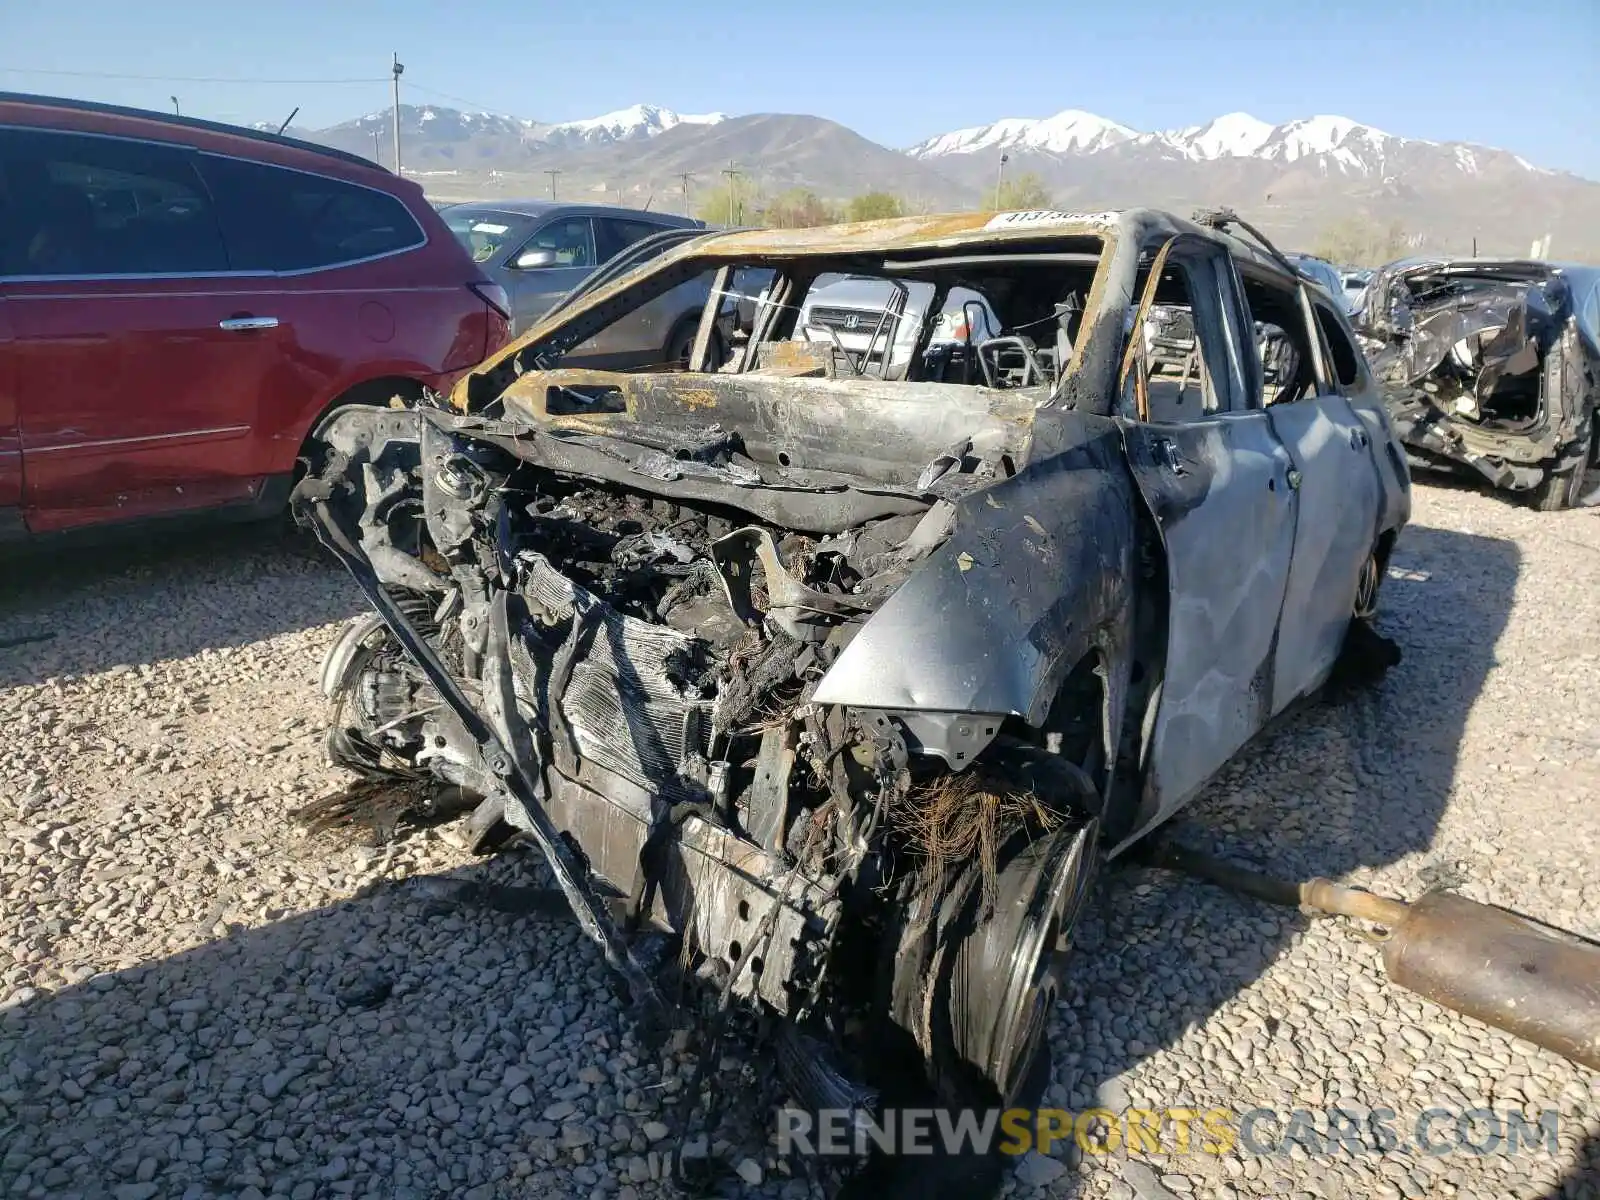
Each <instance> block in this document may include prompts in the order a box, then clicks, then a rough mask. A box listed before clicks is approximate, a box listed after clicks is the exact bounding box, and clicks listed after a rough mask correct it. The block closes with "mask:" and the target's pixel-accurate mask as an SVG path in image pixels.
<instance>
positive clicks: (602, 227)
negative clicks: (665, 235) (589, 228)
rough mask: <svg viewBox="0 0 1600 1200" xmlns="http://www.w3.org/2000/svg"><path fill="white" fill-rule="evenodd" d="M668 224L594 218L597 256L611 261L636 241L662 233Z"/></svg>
mask: <svg viewBox="0 0 1600 1200" xmlns="http://www.w3.org/2000/svg"><path fill="white" fill-rule="evenodd" d="M664 228H666V226H664V225H654V224H651V223H650V222H649V221H627V220H623V219H621V218H618V217H596V218H595V219H594V249H595V257H596V258H597V259H598V260H599V261H600V262H610V261H611V260H612V259H613V258H615V257H616V256H617V255H619V254H621V253H622V252H623V251H624V250H626V249H627V248H628V247H629V246H631V245H633V244H634V243H635V242H638V241H643V240H644V239H645V238H647V237H649V236H650V235H651V234H655V233H660V232H661V231H662V230H663V229H664Z"/></svg>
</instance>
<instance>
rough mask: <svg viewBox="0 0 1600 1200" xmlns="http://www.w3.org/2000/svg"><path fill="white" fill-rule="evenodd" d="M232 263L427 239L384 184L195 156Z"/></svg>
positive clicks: (280, 265) (290, 263)
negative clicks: (376, 185) (377, 185)
mask: <svg viewBox="0 0 1600 1200" xmlns="http://www.w3.org/2000/svg"><path fill="white" fill-rule="evenodd" d="M200 170H201V172H202V173H203V174H204V175H205V179H206V183H207V184H208V185H209V186H210V188H211V194H212V196H213V197H215V199H216V202H217V210H218V213H219V215H220V217H221V221H222V229H223V233H224V234H225V235H226V236H227V240H228V258H229V260H230V261H231V262H232V264H233V269H234V270H236V271H305V270H311V269H314V268H317V267H333V266H338V265H339V264H341V263H351V262H359V261H361V260H362V259H367V258H376V257H378V256H379V255H383V254H393V253H395V252H396V251H400V250H408V249H411V248H412V247H414V246H420V245H422V244H423V243H424V242H425V241H426V240H427V239H426V237H425V236H424V235H423V232H422V229H421V227H420V226H419V225H418V224H417V222H416V219H415V218H413V217H412V215H411V212H410V210H409V209H407V208H406V206H405V205H404V204H402V203H401V202H400V201H399V200H397V199H396V198H395V197H393V196H391V195H389V194H388V193H387V192H380V191H377V190H376V189H374V188H368V187H362V186H360V185H359V184H354V183H346V182H345V181H344V180H342V179H330V178H328V177H327V176H325V175H314V174H311V173H310V172H308V171H295V170H291V169H289V168H287V167H273V166H268V165H266V164H265V163H255V162H246V161H245V160H243V159H238V158H224V157H221V156H219V155H211V154H205V155H201V156H200Z"/></svg>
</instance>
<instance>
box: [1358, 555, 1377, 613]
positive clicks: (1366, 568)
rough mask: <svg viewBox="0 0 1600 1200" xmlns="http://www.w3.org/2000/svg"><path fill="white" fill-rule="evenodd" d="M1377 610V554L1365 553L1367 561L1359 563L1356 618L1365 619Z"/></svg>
mask: <svg viewBox="0 0 1600 1200" xmlns="http://www.w3.org/2000/svg"><path fill="white" fill-rule="evenodd" d="M1377 611H1378V556H1377V554H1375V553H1374V554H1369V555H1367V561H1366V562H1364V563H1362V564H1361V580H1360V582H1359V583H1357V585H1356V609H1355V615H1356V617H1357V618H1358V619H1361V620H1366V619H1367V618H1369V617H1372V616H1374V615H1376V614H1377Z"/></svg>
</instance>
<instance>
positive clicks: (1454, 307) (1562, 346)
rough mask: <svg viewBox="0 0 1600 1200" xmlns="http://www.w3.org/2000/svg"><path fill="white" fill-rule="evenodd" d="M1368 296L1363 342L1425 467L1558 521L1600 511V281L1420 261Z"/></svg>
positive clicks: (1574, 271) (1548, 269) (1361, 323)
mask: <svg viewBox="0 0 1600 1200" xmlns="http://www.w3.org/2000/svg"><path fill="white" fill-rule="evenodd" d="M1365 296H1366V299H1365V302H1364V305H1363V308H1362V311H1361V312H1360V313H1359V314H1358V315H1357V317H1356V318H1355V319H1356V321H1357V331H1358V334H1359V336H1360V338H1361V340H1362V342H1363V344H1364V346H1365V348H1366V352H1367V356H1368V358H1369V359H1370V361H1371V363H1372V367H1373V370H1374V371H1375V372H1376V373H1377V375H1378V377H1379V379H1380V380H1381V381H1382V383H1383V387H1384V391H1385V394H1386V398H1387V401H1388V405H1389V411H1390V414H1391V416H1392V417H1393V419H1394V423H1395V427H1396V429H1397V430H1398V431H1399V434H1400V437H1401V439H1402V440H1403V441H1404V442H1405V445H1406V450H1407V452H1408V454H1409V455H1410V456H1411V458H1412V461H1413V463H1414V465H1417V466H1425V467H1436V468H1444V469H1447V470H1455V471H1460V472H1465V473H1468V474H1472V475H1478V476H1482V477H1483V478H1485V479H1487V480H1488V481H1489V482H1490V483H1491V484H1493V485H1494V486H1495V487H1497V488H1504V489H1506V490H1509V491H1515V492H1523V493H1526V494H1527V495H1528V496H1529V497H1530V498H1531V499H1532V501H1533V503H1534V504H1535V505H1536V506H1537V507H1538V508H1541V509H1545V510H1554V509H1562V508H1572V507H1575V506H1578V505H1580V504H1584V503H1592V502H1593V501H1594V499H1595V497H1594V496H1592V495H1588V494H1586V493H1587V492H1588V491H1589V490H1591V487H1592V484H1593V483H1594V475H1593V474H1592V472H1593V468H1595V467H1596V466H1597V465H1600V428H1597V422H1596V418H1595V409H1596V407H1597V405H1600V268H1595V267H1578V266H1558V265H1556V264H1552V263H1544V262H1520V261H1505V262H1501V261H1492V260H1485V259H1458V260H1439V261H1433V260H1428V261H1423V260H1407V261H1404V262H1398V263H1394V264H1392V265H1390V266H1388V267H1385V268H1383V269H1382V270H1380V271H1378V272H1376V273H1375V274H1374V275H1373V277H1372V279H1371V280H1370V282H1369V283H1368V285H1367V289H1366V293H1365ZM1586 477H1587V478H1588V479H1589V481H1590V483H1589V484H1586V483H1585V479H1586Z"/></svg>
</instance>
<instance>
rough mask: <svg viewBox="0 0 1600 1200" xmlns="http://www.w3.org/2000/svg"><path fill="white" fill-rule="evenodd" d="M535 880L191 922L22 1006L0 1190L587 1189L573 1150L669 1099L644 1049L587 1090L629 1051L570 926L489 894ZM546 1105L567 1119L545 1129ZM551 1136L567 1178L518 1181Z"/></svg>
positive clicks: (13, 1031) (15, 1009) (397, 884)
mask: <svg viewBox="0 0 1600 1200" xmlns="http://www.w3.org/2000/svg"><path fill="white" fill-rule="evenodd" d="M530 865H531V864H530V862H529V861H528V857H527V856H524V855H520V854H508V855H503V856H501V857H499V858H496V859H493V860H482V861H479V862H476V863H473V864H471V865H469V866H466V867H462V868H459V869H456V870H453V871H450V872H448V873H445V874H440V875H419V876H413V877H412V878H410V879H407V880H404V881H388V880H385V881H381V882H378V883H375V884H372V885H370V886H369V887H368V888H367V889H365V890H364V891H363V892H360V893H358V894H357V895H356V896H355V897H354V898H352V899H349V900H346V901H343V902H340V903H336V904H332V905H329V906H327V907H324V908H318V909H314V910H310V911H306V912H302V913H299V914H296V915H293V916H290V917H285V918H282V919H279V920H277V921H274V922H271V923H268V924H264V925H259V926H254V927H232V928H225V927H224V923H225V922H226V920H227V918H226V916H223V917H216V916H208V915H202V916H201V917H200V918H199V922H200V925H203V926H204V928H200V927H199V926H196V927H192V928H188V929H179V930H174V931H173V933H174V934H176V935H177V936H179V937H197V936H198V937H211V938H212V939H213V940H210V941H207V942H205V943H204V944H201V945H199V946H197V947H196V948H194V949H190V950H185V951H182V952H180V953H175V954H171V955H169V956H167V957H164V958H159V959H156V960H154V961H150V962H148V963H144V964H141V965H137V966H130V967H127V968H126V969H122V970H118V971H114V972H110V973H106V974H102V975H98V976H94V977H91V978H87V979H83V980H80V981H79V982H78V983H76V984H74V985H72V986H68V987H64V988H62V989H61V990H59V991H56V992H53V993H46V994H39V995H36V996H33V997H31V998H28V997H25V998H23V999H22V1000H21V1001H20V1002H14V1003H13V1004H12V1005H11V1006H10V1007H9V1009H8V1010H7V1011H5V1012H3V1013H0V1194H4V1195H6V1196H8V1197H11V1196H16V1197H45V1196H50V1197H56V1196H67V1195H75V1196H81V1197H84V1198H85V1200H95V1198H99V1197H113V1198H114V1200H128V1198H130V1197H132V1198H134V1200H143V1198H150V1197H162V1198H171V1200H179V1198H180V1197H183V1198H185V1200H197V1198H199V1197H220V1196H230V1197H236V1196H239V1195H240V1194H241V1193H243V1194H245V1195H256V1196H260V1195H279V1194H282V1195H289V1194H291V1193H292V1194H293V1196H294V1197H296V1198H297V1200H308V1198H310V1197H316V1198H318V1200H325V1198H327V1197H332V1196H338V1195H349V1194H352V1181H355V1192H354V1194H357V1195H361V1196H382V1197H389V1198H399V1197H414V1198H415V1200H433V1198H434V1197H440V1196H446V1195H448V1196H463V1195H468V1196H471V1197H473V1198H474V1200H487V1198H488V1197H491V1196H511V1195H519V1196H521V1195H526V1196H535V1195H567V1194H571V1195H574V1196H577V1195H584V1196H587V1195H588V1194H589V1192H590V1191H591V1190H593V1189H592V1187H584V1188H581V1189H580V1188H578V1187H577V1186H576V1185H572V1186H571V1187H570V1188H569V1187H568V1186H567V1183H568V1180H569V1178H570V1176H571V1174H572V1172H573V1170H574V1165H573V1162H572V1155H571V1150H572V1148H573V1147H579V1148H580V1150H579V1161H580V1162H581V1161H583V1159H584V1158H585V1157H586V1158H587V1159H588V1160H589V1161H590V1162H591V1164H592V1162H593V1159H594V1148H595V1147H596V1145H597V1144H598V1145H606V1144H609V1143H610V1140H611V1137H612V1130H613V1127H614V1118H615V1114H619V1113H622V1112H625V1111H626V1112H628V1114H629V1118H630V1122H631V1126H632V1129H633V1130H634V1133H635V1135H636V1136H637V1138H638V1139H643V1138H644V1134H643V1132H642V1126H643V1124H644V1123H646V1122H649V1121H665V1120H669V1119H670V1117H669V1116H668V1115H667V1114H668V1113H669V1110H670V1105H671V1103H672V1102H671V1100H670V1099H668V1097H669V1096H670V1095H671V1094H672V1092H671V1085H670V1084H669V1085H668V1086H667V1087H666V1088H663V1087H662V1086H661V1083H660V1072H659V1070H655V1069H654V1067H653V1066H652V1064H653V1063H654V1062H655V1061H656V1059H657V1056H655V1055H651V1054H645V1053H641V1055H640V1059H641V1063H640V1065H639V1066H638V1067H636V1068H634V1069H633V1070H632V1071H631V1072H630V1074H635V1075H637V1077H638V1078H637V1080H627V1081H624V1082H621V1083H617V1082H599V1081H598V1080H597V1077H596V1076H594V1075H593V1074H592V1072H593V1071H594V1070H595V1069H596V1068H599V1069H600V1070H601V1071H611V1072H619V1071H621V1070H622V1059H623V1057H624V1056H626V1055H628V1054H629V1053H631V1047H632V1042H631V1038H630V1037H628V1036H627V1035H626V1034H625V1028H626V1026H625V1022H624V1020H623V1018H622V1012H621V1007H620V1005H619V1004H618V1003H617V1002H616V1000H615V998H614V996H613V995H612V993H611V992H610V990H609V989H608V987H607V985H606V982H605V980H604V978H603V971H602V966H603V964H602V962H601V959H600V956H599V954H598V952H597V951H596V950H595V948H594V947H593V946H592V945H590V944H589V943H588V942H587V941H586V940H585V939H583V938H582V936H581V934H580V933H579V931H578V927H577V924H576V922H574V921H573V920H571V918H570V915H569V914H567V913H565V912H559V913H555V914H553V915H552V914H551V913H549V912H548V911H545V910H544V909H543V908H542V907H541V906H537V905H535V906H532V907H524V908H522V911H518V912H507V911H504V910H505V909H506V908H508V907H510V908H517V907H519V906H517V905H499V906H498V907H497V906H496V905H495V904H494V903H492V902H485V900H484V899H483V894H484V893H486V892H492V891H500V892H502V893H503V892H505V891H507V890H513V891H515V890H517V889H514V888H509V887H508V885H513V884H518V883H520V884H526V883H527V882H528V878H529V875H530ZM313 869H315V868H313ZM250 886H251V887H253V888H255V889H260V888H262V887H265V888H266V890H267V891H268V892H269V893H270V892H271V887H270V886H268V885H264V884H261V883H254V884H251V885H250ZM520 890H521V891H522V892H527V891H529V889H526V888H523V889H520ZM268 902H270V895H269V897H268ZM213 921H216V922H219V923H218V924H216V925H213V924H212V922H213ZM579 1071H585V1072H586V1078H587V1081H588V1082H585V1081H584V1080H580V1079H579V1078H578V1072H579ZM724 1082H725V1083H727V1082H728V1081H724ZM630 1091H631V1092H634V1093H636V1094H635V1095H634V1096H633V1097H632V1100H631V1102H630V1100H629V1098H628V1093H629V1092H630ZM558 1092H559V1093H560V1099H561V1100H566V1099H570V1100H572V1101H574V1103H572V1104H568V1105H567V1106H566V1107H567V1109H568V1111H569V1113H570V1115H566V1116H562V1115H561V1114H559V1113H557V1114H555V1115H554V1117H553V1118H552V1119H547V1118H546V1117H545V1116H544V1115H543V1114H544V1113H545V1112H546V1110H547V1109H549V1107H550V1106H551V1105H552V1104H555V1103H558V1098H557V1095H556V1093H558ZM600 1097H605V1103H604V1105H602V1104H601V1103H600ZM630 1104H631V1105H632V1107H630ZM607 1106H608V1107H607ZM597 1111H604V1112H606V1113H607V1114H608V1115H606V1116H597V1115H596V1114H597ZM557 1122H559V1124H557ZM563 1138H565V1142H566V1146H567V1151H566V1152H565V1159H564V1166H563V1168H562V1176H561V1177H560V1178H559V1179H557V1178H556V1177H554V1176H548V1177H546V1178H544V1179H543V1180H542V1181H541V1179H540V1178H532V1179H527V1178H524V1179H522V1181H521V1182H520V1183H518V1184H516V1185H515V1188H514V1185H513V1175H514V1174H516V1175H520V1176H528V1175H534V1176H539V1175H541V1174H543V1173H545V1172H546V1170H547V1168H546V1167H545V1166H544V1165H543V1164H542V1163H540V1161H539V1159H538V1150H539V1148H540V1147H541V1146H543V1147H546V1148H550V1147H553V1144H554V1143H556V1142H558V1141H561V1140H562V1139H563ZM583 1147H588V1150H587V1153H585V1152H584V1150H583V1149H581V1148H583ZM657 1148H658V1149H659V1148H660V1147H657ZM648 1149H649V1146H648V1144H647V1142H646V1141H645V1140H637V1141H635V1142H633V1143H632V1144H630V1146H629V1147H628V1150H627V1151H626V1152H623V1151H621V1150H614V1151H613V1152H612V1153H613V1155H614V1156H615V1157H616V1162H617V1164H618V1166H619V1167H620V1163H621V1161H622V1160H623V1159H625V1158H626V1157H628V1156H629V1155H630V1154H639V1155H643V1154H646V1153H648ZM549 1152H551V1153H554V1151H553V1149H551V1150H550V1151H549ZM530 1155H531V1156H533V1157H532V1158H531V1159H530V1158H529V1156H530ZM502 1180H503V1181H505V1182H504V1184H503V1185H502V1184H501V1181H502ZM141 1185H145V1186H141ZM252 1187H253V1188H255V1189H256V1191H255V1192H253V1193H251V1192H246V1191H245V1189H248V1188H252ZM475 1188H486V1189H487V1190H484V1191H476V1190H472V1189H475Z"/></svg>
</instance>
